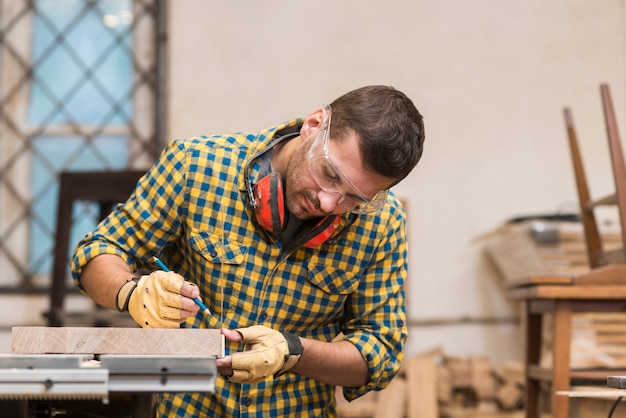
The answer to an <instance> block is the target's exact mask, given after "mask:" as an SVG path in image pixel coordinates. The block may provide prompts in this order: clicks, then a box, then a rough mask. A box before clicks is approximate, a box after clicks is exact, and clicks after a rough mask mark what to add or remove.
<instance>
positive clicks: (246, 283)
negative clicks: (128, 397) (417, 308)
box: [72, 86, 424, 417]
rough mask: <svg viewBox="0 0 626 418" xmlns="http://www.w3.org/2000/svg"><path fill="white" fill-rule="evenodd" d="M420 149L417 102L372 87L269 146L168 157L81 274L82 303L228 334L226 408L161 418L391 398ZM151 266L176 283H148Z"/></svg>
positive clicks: (246, 143) (327, 411)
mask: <svg viewBox="0 0 626 418" xmlns="http://www.w3.org/2000/svg"><path fill="white" fill-rule="evenodd" d="M423 142H424V126H423V121H422V116H421V115H420V113H419V112H418V110H417V109H416V108H415V106H414V105H413V103H412V102H411V100H410V99H408V98H407V97H406V96H405V95H404V94H403V93H402V92H400V91H398V90H396V89H394V88H392V87H386V86H367V87H363V88H360V89H356V90H354V91H351V92H348V93H347V94H345V95H343V96H341V97H339V98H338V99H336V100H335V101H334V102H332V103H331V104H330V106H325V107H323V108H320V109H317V110H315V111H314V112H313V113H311V114H310V115H309V116H308V117H306V118H305V119H296V120H292V121H289V122H287V123H284V124H282V125H279V126H276V127H273V128H270V129H267V130H264V131H262V132H260V133H258V134H251V133H237V134H233V135H210V136H202V137H194V138H190V139H187V140H176V141H173V142H171V143H170V144H169V145H168V147H167V148H166V149H165V150H164V151H163V153H162V155H161V157H160V158H159V160H158V161H157V162H156V163H155V164H154V166H153V167H152V168H151V169H150V170H149V171H148V172H147V173H146V175H145V176H144V177H143V178H142V179H141V180H140V181H139V183H138V185H137V188H136V190H135V192H134V193H133V194H132V195H131V196H130V198H129V200H128V201H127V202H126V203H125V204H123V205H121V206H120V207H118V208H117V209H116V210H115V211H114V212H113V213H112V214H110V215H109V216H108V217H107V218H106V219H105V220H104V221H103V222H102V223H101V224H100V225H99V226H98V227H97V228H96V230H95V231H93V232H92V233H90V234H89V235H87V237H85V239H84V240H83V241H81V242H80V243H79V245H78V246H77V249H76V250H75V254H74V258H73V260H72V272H73V275H74V278H75V281H76V284H77V286H79V288H80V289H81V290H82V291H84V292H86V293H87V294H88V295H90V296H91V297H92V298H93V299H94V300H95V301H96V302H97V303H99V304H100V305H102V306H105V307H109V308H112V309H118V310H120V311H126V310H128V311H129V313H130V315H131V316H132V317H133V319H134V320H135V321H136V322H137V323H138V324H139V325H141V326H143V327H178V326H179V325H180V324H181V323H182V326H184V327H201V328H202V327H204V328H206V327H221V328H222V333H223V334H224V335H225V338H226V347H225V349H226V356H225V357H224V358H220V359H218V360H217V366H218V370H219V373H220V375H221V377H220V378H218V381H217V385H216V393H215V394H165V395H163V396H160V397H159V399H158V406H157V407H158V416H162V417H173V416H176V417H191V416H193V417H205V416H211V417H213V416H258V417H265V416H297V417H301V416H315V417H320V416H334V415H336V411H335V401H334V394H335V387H336V386H342V387H343V391H344V396H345V397H346V399H348V400H353V399H355V398H357V397H358V396H361V395H363V394H365V393H366V392H368V391H370V390H380V389H383V388H384V387H386V386H387V385H388V384H389V382H390V381H391V379H392V378H393V377H394V375H395V374H396V373H397V371H398V369H399V367H400V363H401V361H402V357H403V346H404V343H405V339H406V335H407V327H406V313H405V305H404V289H403V285H404V280H405V279H406V274H407V248H406V235H405V216H406V215H405V212H404V209H403V208H402V205H401V204H400V202H399V200H398V199H397V198H396V197H395V196H394V195H393V194H392V193H389V192H388V189H389V188H390V187H392V186H393V185H395V184H397V183H398V182H399V181H400V180H402V179H403V178H405V177H406V176H407V175H408V174H409V173H410V171H411V170H412V169H413V168H414V167H415V165H416V164H417V162H418V160H419V159H420V157H421V154H422V149H423ZM155 256H156V257H159V258H160V259H161V260H162V261H163V262H164V263H165V265H166V266H167V267H168V268H169V269H170V270H171V271H172V272H165V271H162V270H159V269H156V270H155V271H153V272H152V273H150V274H146V275H143V276H141V275H140V274H138V273H136V272H137V271H140V270H141V269H155V267H156V266H155V265H154V263H153V257H155ZM174 272H175V273H174ZM198 297H202V299H203V301H204V303H205V304H206V305H207V307H208V308H209V309H210V311H211V312H212V315H210V316H207V315H206V314H203V313H202V312H201V311H199V310H198V306H197V305H196V303H194V300H193V299H194V298H198Z"/></svg>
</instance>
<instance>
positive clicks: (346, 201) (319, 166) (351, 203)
mask: <svg viewBox="0 0 626 418" xmlns="http://www.w3.org/2000/svg"><path fill="white" fill-rule="evenodd" d="M324 112H325V116H324V121H323V122H322V127H321V129H320V131H319V132H318V134H317V136H316V137H315V140H314V141H313V144H311V148H309V154H308V160H309V171H310V172H311V176H313V179H314V180H315V182H316V183H317V185H318V186H319V187H320V188H321V189H322V190H324V191H325V192H328V193H334V194H336V195H337V196H338V200H337V203H338V204H339V205H340V206H341V207H342V208H344V209H345V210H346V211H349V212H354V213H368V212H375V211H377V210H379V209H380V208H382V207H383V205H384V204H385V200H386V199H387V194H388V193H389V191H388V190H382V191H380V192H378V193H377V194H376V196H374V198H373V199H370V198H368V197H367V196H366V195H365V193H363V192H361V191H360V190H359V188H358V187H356V186H355V185H354V184H353V183H352V182H351V181H350V179H348V178H347V177H346V176H345V175H343V174H342V173H341V171H340V170H339V169H338V168H337V167H336V166H335V165H334V164H333V162H332V160H331V159H330V152H329V147H328V142H329V137H330V119H331V108H330V106H329V105H326V106H325V107H324Z"/></svg>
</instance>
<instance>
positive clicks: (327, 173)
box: [322, 165, 341, 185]
mask: <svg viewBox="0 0 626 418" xmlns="http://www.w3.org/2000/svg"><path fill="white" fill-rule="evenodd" d="M322 174H323V175H324V179H326V181H327V182H328V183H330V184H332V185H337V184H339V183H340V181H341V178H340V177H339V175H338V174H337V173H336V172H335V170H333V169H332V168H331V167H329V166H328V165H324V166H322Z"/></svg>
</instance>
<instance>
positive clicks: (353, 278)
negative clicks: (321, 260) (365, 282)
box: [307, 262, 359, 296]
mask: <svg viewBox="0 0 626 418" xmlns="http://www.w3.org/2000/svg"><path fill="white" fill-rule="evenodd" d="M307 273H308V276H307V279H308V281H309V283H311V284H312V285H313V286H315V287H316V288H318V289H320V290H322V291H323V292H324V293H327V294H329V295H331V296H332V295H336V296H339V295H342V296H345V295H349V294H350V293H352V292H354V291H355V290H356V289H357V288H358V287H359V278H358V277H359V276H358V275H357V274H356V273H355V272H352V271H345V270H340V269H337V268H335V267H332V266H327V265H323V264H315V263H312V262H309V263H307Z"/></svg>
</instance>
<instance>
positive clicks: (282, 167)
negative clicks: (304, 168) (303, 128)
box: [272, 136, 302, 178]
mask: <svg viewBox="0 0 626 418" xmlns="http://www.w3.org/2000/svg"><path fill="white" fill-rule="evenodd" d="M301 143H302V137H300V136H297V137H295V138H293V139H289V140H287V141H285V142H281V143H280V144H277V145H276V146H275V147H274V149H273V150H272V168H273V169H274V171H276V172H278V173H279V174H280V175H281V176H283V178H286V176H287V166H288V165H289V160H290V159H291V154H293V152H294V150H295V149H296V148H297V147H298V146H299V145H300V144H301Z"/></svg>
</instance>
